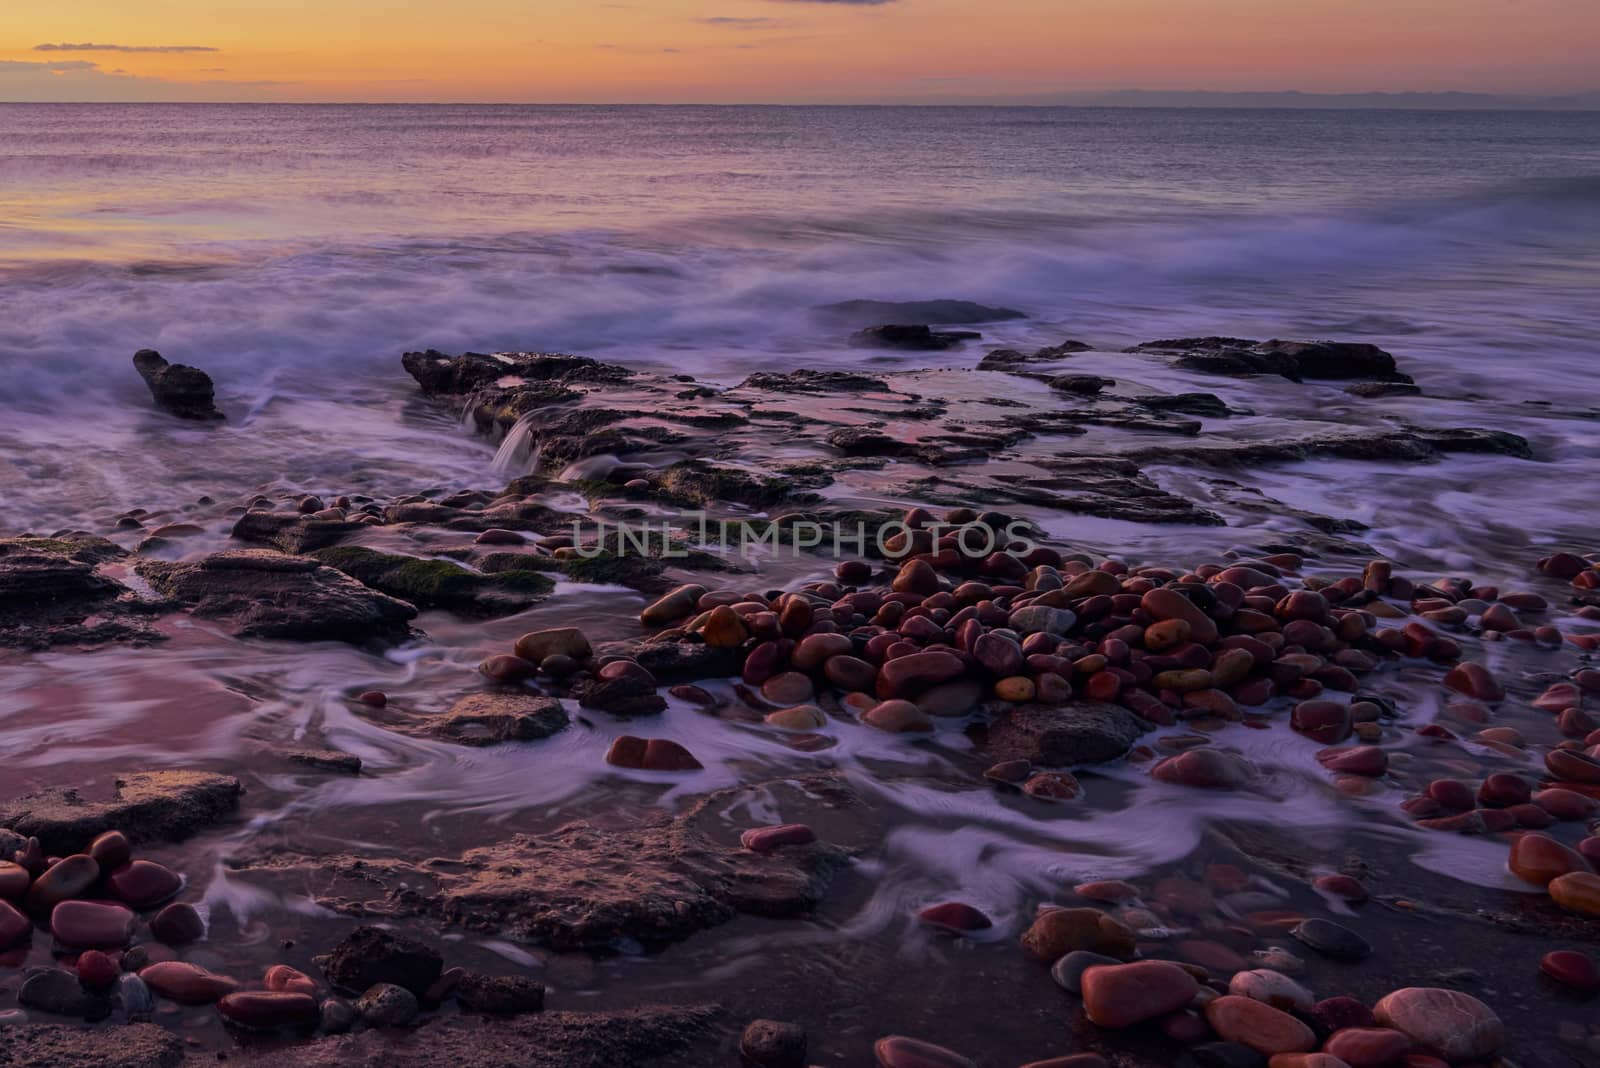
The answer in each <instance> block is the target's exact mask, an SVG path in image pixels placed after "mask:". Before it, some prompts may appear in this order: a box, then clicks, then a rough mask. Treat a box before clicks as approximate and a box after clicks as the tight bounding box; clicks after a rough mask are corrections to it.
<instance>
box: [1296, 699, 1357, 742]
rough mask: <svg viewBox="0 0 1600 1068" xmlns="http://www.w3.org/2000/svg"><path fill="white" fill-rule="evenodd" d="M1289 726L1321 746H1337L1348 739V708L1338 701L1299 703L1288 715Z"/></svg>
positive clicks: (1349, 725)
mask: <svg viewBox="0 0 1600 1068" xmlns="http://www.w3.org/2000/svg"><path fill="white" fill-rule="evenodd" d="M1289 726H1290V727H1291V728H1292V729H1293V730H1294V731H1296V732H1297V733H1299V734H1304V735H1305V736H1306V737H1308V738H1310V739H1312V740H1313V741H1317V742H1321V743H1322V744H1323V745H1338V744H1339V743H1340V742H1342V741H1344V740H1345V739H1346V738H1348V737H1350V730H1351V722H1350V706H1349V705H1346V704H1341V703H1339V702H1338V701H1321V700H1316V701H1301V702H1300V703H1299V704H1297V705H1295V706H1294V711H1293V712H1292V713H1290V716H1289Z"/></svg>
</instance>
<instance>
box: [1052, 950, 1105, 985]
mask: <svg viewBox="0 0 1600 1068" xmlns="http://www.w3.org/2000/svg"><path fill="white" fill-rule="evenodd" d="M1121 963H1122V962H1121V961H1120V960H1118V959H1117V958H1115V957H1108V956H1106V955H1105V954H1104V953H1090V952H1089V951H1088V950H1086V949H1078V950H1073V951H1072V952H1071V953H1068V954H1067V955H1066V956H1064V957H1062V958H1061V959H1060V960H1058V961H1056V962H1055V963H1054V964H1052V965H1051V966H1050V978H1052V979H1054V980H1055V981H1056V985H1057V986H1059V987H1060V988H1061V989H1063V990H1065V991H1067V992H1069V993H1072V994H1081V993H1082V992H1083V973H1084V972H1086V971H1088V970H1089V969H1090V968H1098V967H1101V966H1102V965H1110V964H1121Z"/></svg>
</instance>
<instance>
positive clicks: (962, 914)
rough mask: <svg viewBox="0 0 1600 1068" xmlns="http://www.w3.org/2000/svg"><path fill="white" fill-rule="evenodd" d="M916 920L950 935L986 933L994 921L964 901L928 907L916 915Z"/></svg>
mask: <svg viewBox="0 0 1600 1068" xmlns="http://www.w3.org/2000/svg"><path fill="white" fill-rule="evenodd" d="M917 919H918V920H920V921H922V923H923V924H925V925H926V926H928V927H932V928H934V929H936V930H940V931H947V932H950V933H952V934H961V933H964V932H967V931H986V930H988V929H989V928H991V927H993V926H994V921H993V920H991V919H990V918H989V917H988V916H986V915H984V913H983V911H982V910H980V909H977V908H974V907H973V906H971V905H968V904H967V903H966V902H964V901H946V902H944V903H943V904H940V905H929V906H928V907H927V908H925V909H923V910H922V911H921V912H918V913H917Z"/></svg>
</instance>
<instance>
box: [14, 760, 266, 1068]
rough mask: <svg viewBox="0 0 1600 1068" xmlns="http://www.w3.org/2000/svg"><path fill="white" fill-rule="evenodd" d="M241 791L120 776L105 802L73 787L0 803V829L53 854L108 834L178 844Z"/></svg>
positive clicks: (210, 783) (233, 785) (170, 774)
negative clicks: (113, 832)
mask: <svg viewBox="0 0 1600 1068" xmlns="http://www.w3.org/2000/svg"><path fill="white" fill-rule="evenodd" d="M243 792H244V788H243V787H242V786H241V785H240V784H239V780H238V779H235V778H233V777H232V776H231V775H215V774H212V773H210V772H204V771H141V772H135V773H133V774H130V775H125V776H122V777H120V778H118V779H117V781H116V786H115V790H114V793H113V794H112V796H111V798H110V799H109V800H106V801H93V800H89V799H86V798H83V797H81V796H79V794H78V792H77V791H76V790H74V789H53V790H42V791H40V792H38V793H33V794H27V795H25V796H22V797H19V798H16V799H15V800H13V801H8V802H5V803H3V804H0V827H5V828H8V829H10V830H12V831H15V832H16V833H17V834H20V835H22V836H24V837H37V838H38V839H39V841H40V843H41V844H42V845H43V846H44V848H45V852H47V853H51V854H55V855H57V856H65V855H67V854H70V853H76V852H80V851H81V850H83V849H84V848H85V847H86V846H88V844H89V843H90V842H91V841H92V840H93V839H94V838H95V836H96V835H99V834H101V833H103V832H105V831H110V830H118V831H121V832H122V833H124V834H126V835H127V836H128V837H129V838H130V839H132V840H133V841H135V842H176V841H181V840H183V839H185V838H188V837H190V836H192V835H194V834H196V833H198V832H199V831H201V830H203V829H205V828H206V827H210V826H212V825H213V824H216V823H219V822H221V821H222V820H224V819H227V818H228V817H229V816H231V815H233V813H234V812H236V811H237V810H238V808H239V796H240V794H242V793H243ZM3 1063H5V1062H4V1061H0V1064H3Z"/></svg>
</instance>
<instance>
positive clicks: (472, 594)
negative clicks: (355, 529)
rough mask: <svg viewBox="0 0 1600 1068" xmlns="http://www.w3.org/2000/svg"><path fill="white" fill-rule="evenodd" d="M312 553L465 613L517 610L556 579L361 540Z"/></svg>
mask: <svg viewBox="0 0 1600 1068" xmlns="http://www.w3.org/2000/svg"><path fill="white" fill-rule="evenodd" d="M310 555H311V557H312V558H313V559H316V560H319V561H321V562H322V563H324V564H327V565H328V566H329V567H332V568H335V569H336V570H339V571H342V572H344V573H345V574H346V575H349V576H350V577H351V578H353V579H355V580H356V581H357V582H360V583H361V584H362V585H363V586H368V587H370V588H372V589H375V590H377V591H379V592H380V593H386V594H388V595H389V596H390V597H394V598H397V599H399V600H402V601H406V602H408V603H410V604H414V605H416V606H417V607H418V608H446V609H450V610H451V611H455V612H460V613H462V614H463V615H473V616H485V617H494V616H505V615H512V614H514V613H516V612H521V611H522V610H524V609H526V608H529V607H531V606H532V605H534V604H537V603H538V602H539V601H540V600H542V599H543V598H544V596H545V594H547V593H549V592H550V591H551V590H552V589H554V588H555V581H554V580H553V579H551V578H550V576H549V575H546V574H544V573H543V572H541V571H536V570H531V569H529V570H520V571H519V570H504V571H496V572H495V573H494V574H490V575H480V574H477V573H476V572H473V571H468V570H467V569H466V568H464V567H462V566H461V565H460V564H455V563H451V562H450V561H448V560H424V559H421V558H420V557H415V556H402V555H399V554H398V553H385V552H379V551H378V550H376V549H368V548H365V547H363V546H359V545H349V546H339V547H335V548H329V549H320V550H318V551H316V552H313V553H311V554H310Z"/></svg>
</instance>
